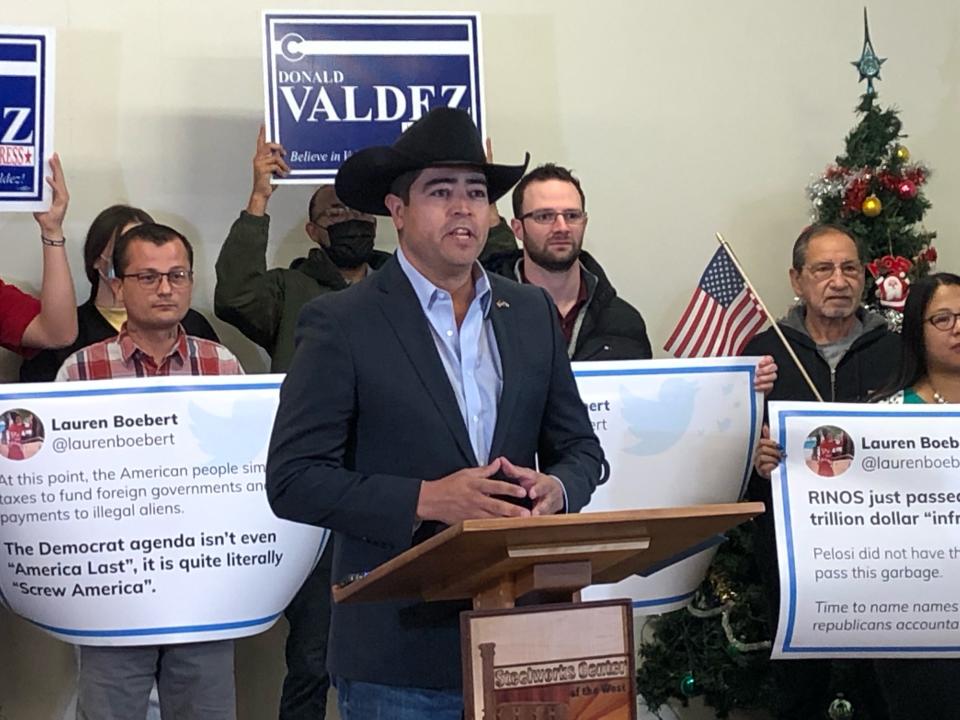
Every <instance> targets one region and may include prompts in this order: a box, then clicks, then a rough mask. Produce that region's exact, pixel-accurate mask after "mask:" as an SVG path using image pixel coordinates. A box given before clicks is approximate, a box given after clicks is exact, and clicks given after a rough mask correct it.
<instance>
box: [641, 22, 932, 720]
mask: <svg viewBox="0 0 960 720" xmlns="http://www.w3.org/2000/svg"><path fill="white" fill-rule="evenodd" d="M884 62H885V59H884V58H880V57H878V56H877V54H876V53H875V52H874V49H873V44H872V42H871V41H870V32H869V28H868V26H867V17H866V11H864V43H863V51H862V52H861V55H860V59H859V60H855V61H854V62H853V65H854V66H855V67H856V68H857V70H858V71H859V72H860V80H861V81H863V80H866V81H867V90H866V92H865V93H864V94H863V96H862V97H861V99H860V104H859V105H858V106H857V113H858V114H859V115H860V121H859V123H858V124H857V125H856V127H855V128H854V129H853V130H851V131H850V133H849V134H848V135H847V138H846V143H845V149H844V154H843V155H840V156H838V157H837V158H836V161H835V163H834V164H831V165H830V166H829V167H827V169H826V170H825V171H824V173H823V174H822V175H821V176H820V177H818V178H817V179H816V180H815V181H814V182H812V183H811V184H810V186H809V187H808V189H807V192H808V195H809V197H810V199H811V200H812V202H813V220H814V221H816V222H827V223H835V224H838V225H842V226H844V227H847V228H849V229H850V230H851V231H852V232H853V234H854V235H855V236H856V237H857V238H858V239H859V240H860V241H861V243H862V245H863V253H864V255H865V256H866V257H867V258H868V260H869V262H868V263H867V270H866V271H867V272H868V284H867V295H866V297H865V298H864V302H865V303H866V304H867V306H868V307H870V308H871V309H873V310H876V311H877V312H880V313H882V314H884V315H885V316H886V317H887V320H888V322H889V323H890V325H891V326H892V327H894V328H896V329H899V326H900V320H901V313H902V309H903V303H904V301H905V300H906V296H907V294H908V293H909V286H910V282H911V281H912V280H913V279H915V278H917V277H920V276H922V275H925V274H926V273H928V272H929V270H930V267H931V264H932V263H933V262H934V261H935V260H936V257H937V255H936V250H935V249H934V248H933V246H932V245H931V241H932V240H933V239H934V237H935V233H932V232H928V231H926V230H925V229H924V228H923V227H922V225H921V221H922V219H923V216H924V214H925V213H926V211H927V210H928V209H929V208H930V203H929V201H928V200H927V199H926V197H924V194H923V186H924V185H925V183H926V182H927V180H928V178H929V177H930V170H929V169H928V168H927V167H926V166H924V165H922V164H920V163H917V162H912V161H911V158H910V152H909V150H908V149H907V147H906V146H905V145H904V144H903V143H902V142H901V140H902V139H903V138H904V137H906V136H905V135H904V134H903V133H902V132H901V130H902V125H901V122H900V118H899V114H898V112H897V111H896V110H893V109H883V108H881V107H880V106H879V105H878V104H877V94H876V91H875V89H874V86H873V84H874V81H875V80H879V79H880V67H881V65H883V63H884ZM752 538H753V535H752V529H751V527H750V526H749V525H747V526H741V527H740V528H737V529H735V530H734V531H733V532H732V533H730V534H729V535H728V539H727V542H725V543H724V544H723V545H721V546H720V549H719V550H718V552H717V555H716V558H715V559H714V562H713V564H712V565H711V569H710V571H709V573H708V575H707V578H706V580H705V581H704V582H703V584H702V585H701V587H700V588H699V590H698V591H697V593H696V595H695V596H694V599H693V601H692V603H691V604H690V606H689V607H688V608H685V609H683V610H677V611H675V612H672V613H668V614H665V615H660V616H657V617H654V618H651V619H650V620H649V621H648V622H647V624H646V626H645V627H644V631H643V639H644V641H645V642H644V643H643V644H642V645H641V649H640V663H639V669H638V671H637V689H638V691H639V692H640V693H641V694H642V695H643V697H644V699H645V700H646V703H647V705H648V707H649V708H650V709H651V710H654V711H655V710H656V709H657V708H659V707H660V706H661V705H663V704H664V703H666V702H667V701H669V700H680V701H681V702H683V703H684V704H686V702H687V701H688V700H689V699H690V698H693V697H702V698H703V700H704V702H705V703H706V704H707V705H709V706H711V707H712V708H714V710H715V711H716V713H717V717H720V718H725V717H728V716H729V714H730V712H731V711H732V710H735V709H762V710H767V711H769V712H770V713H771V715H773V716H774V717H776V716H777V715H778V714H779V713H780V711H781V710H782V709H783V708H780V707H778V700H779V698H780V697H782V695H783V694H784V693H782V692H781V691H780V688H779V685H778V683H783V682H789V673H777V672H774V668H773V665H772V664H771V662H770V660H769V656H770V650H769V648H770V645H771V643H770V640H771V639H772V638H771V637H770V634H771V633H770V627H769V623H768V621H767V610H766V604H765V602H766V601H765V592H766V591H765V589H764V588H763V586H762V585H761V583H760V575H759V571H758V568H757V566H756V563H755V562H754V557H755V554H754V552H753V549H752ZM832 672H833V676H832V678H831V683H830V684H831V688H830V689H831V690H832V691H833V694H834V697H835V699H834V700H833V701H832V702H831V703H830V704H829V706H828V707H825V708H824V715H826V716H827V717H829V718H833V719H835V720H843V719H845V718H852V717H854V716H855V717H856V719H857V720H870V713H869V710H868V709H867V708H865V707H863V708H854V707H853V706H852V704H851V703H850V701H849V700H847V699H846V697H849V693H848V692H847V691H848V689H850V688H851V686H852V685H853V684H854V683H856V682H857V681H856V679H855V671H854V670H853V668H852V667H851V666H850V665H847V664H845V663H843V662H835V663H834V664H833V671H832ZM845 695H846V697H845Z"/></svg>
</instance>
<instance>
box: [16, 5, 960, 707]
mask: <svg viewBox="0 0 960 720" xmlns="http://www.w3.org/2000/svg"><path fill="white" fill-rule="evenodd" d="M320 5H323V6H324V7H325V8H330V9H347V10H349V9H376V8H384V9H387V8H389V9H400V8H406V9H423V10H436V9H450V10H454V9H457V10H469V9H478V10H480V11H482V13H483V33H484V47H485V62H484V71H485V79H486V103H487V118H488V123H489V130H490V133H491V134H492V136H493V138H494V143H495V150H496V156H497V159H498V160H501V161H505V162H506V161H513V160H514V159H516V158H519V157H521V156H522V153H523V151H524V150H529V151H530V152H531V154H532V156H533V161H534V162H535V163H538V162H544V161H548V160H553V161H558V162H561V163H565V164H568V165H570V166H571V167H573V168H574V169H575V170H576V171H577V172H578V174H579V175H580V177H581V178H582V180H583V182H584V186H585V189H586V193H587V195H588V209H589V211H590V215H591V220H590V227H589V230H588V233H587V247H588V248H589V249H590V250H591V251H593V252H594V253H595V254H596V255H597V256H598V257H599V259H600V260H601V261H602V262H603V263H604V264H605V265H606V268H607V270H608V272H609V274H610V276H611V279H612V280H613V282H614V284H615V285H616V287H617V288H618V290H619V291H620V293H621V294H622V295H623V296H624V297H625V298H627V299H628V300H629V301H631V302H632V303H634V304H635V305H636V306H637V307H639V308H640V310H641V311H642V312H643V314H644V315H645V317H646V318H647V321H648V324H649V328H650V333H651V339H652V340H653V342H654V345H655V347H657V348H659V346H661V345H662V344H663V342H664V340H665V339H666V337H667V335H668V334H669V331H670V329H671V327H672V323H673V322H674V321H675V320H676V318H677V316H678V314H679V312H680V311H681V310H682V307H683V305H684V304H685V303H686V301H687V299H688V298H689V295H690V292H691V290H692V287H693V284H694V283H695V281H696V279H697V277H698V275H699V273H700V272H701V271H702V269H703V266H704V264H705V263H706V261H707V259H708V258H709V256H710V255H711V253H712V252H713V250H714V240H713V233H714V232H715V231H717V230H720V231H722V232H724V233H725V234H726V236H727V238H728V239H729V240H730V241H731V242H732V243H733V245H734V248H735V249H736V250H737V252H738V253H739V255H740V257H741V259H742V260H743V262H744V264H745V266H746V268H747V270H748V271H749V272H750V273H751V274H752V276H753V278H754V280H755V282H756V284H757V286H758V288H759V290H760V291H761V293H762V294H763V295H764V297H765V298H766V299H767V301H768V303H769V304H770V306H771V308H775V309H776V310H778V311H779V310H782V309H783V308H785V306H786V304H787V303H788V301H789V299H790V292H789V290H788V286H787V284H786V282H785V268H786V265H787V259H788V251H789V245H790V243H791V241H792V239H793V237H794V236H795V235H796V233H797V232H798V230H799V229H800V228H801V227H802V226H803V225H804V224H806V222H807V219H808V205H807V202H806V200H805V197H804V192H803V189H804V186H805V185H806V183H807V182H808V180H809V178H810V176H811V174H812V173H816V172H819V171H820V170H821V169H822V168H823V166H824V165H825V164H826V163H827V162H828V161H830V160H831V159H832V157H833V156H834V155H836V154H837V153H838V152H840V151H841V149H842V139H843V136H844V135H845V133H846V132H847V130H848V129H849V128H850V127H851V126H852V124H853V122H854V116H853V113H852V109H853V107H854V105H855V104H856V102H857V96H858V93H859V92H860V91H861V90H862V88H863V86H862V85H860V86H858V85H857V75H856V71H855V70H854V69H853V68H852V67H851V66H850V64H849V61H851V60H853V59H855V58H856V57H858V55H859V51H860V43H861V38H862V27H861V23H862V15H861V14H862V3H860V2H850V1H849V0H846V1H842V2H838V1H837V0H806V1H805V2H783V1H776V0H766V1H762V0H727V1H726V2H722V3H721V2H707V1H706V0H698V1H696V2H695V1H693V0H685V1H684V0H677V1H675V2H666V1H664V0H661V1H660V2H652V1H651V0H630V1H626V0H625V1H623V2H614V1H609V0H608V1H604V0H593V1H592V2H562V1H561V2H558V1H557V0H549V1H547V0H525V1H524V2H517V1H516V0H487V1H485V2H484V1H482V0H473V1H471V2H448V3H435V2H434V3H429V2H387V1H385V0H379V1H377V0H365V1H364V2H362V3H361V2H358V3H356V4H353V3H349V2H324V3H316V2H312V3H307V2H295V1H293V0H288V1H287V2H281V3H276V4H272V3H271V4H270V5H267V6H260V5H259V4H257V3H254V2H250V1H249V0H192V1H190V2H187V1H185V0H163V1H162V2H161V0H151V1H149V2H148V1H145V0H144V1H140V0H131V2H127V3H118V2H113V1H111V2H108V1H107V0H37V1H36V2H33V3H14V2H5V3H4V7H3V13H2V19H0V22H3V23H8V24H29V25H53V26H55V27H56V28H57V31H58V48H57V53H58V61H59V62H58V68H57V93H56V102H57V125H56V138H57V141H56V146H57V148H58V150H59V151H60V153H61V155H62V156H63V159H64V163H65V167H66V172H67V175H68V180H69V183H70V190H71V193H72V201H71V207H70V213H69V217H68V225H67V232H68V237H69V239H70V243H69V250H70V258H71V261H72V263H73V267H74V276H75V278H76V279H77V282H78V288H79V290H78V291H79V293H80V294H81V296H82V297H85V295H86V290H87V288H86V280H85V279H84V278H83V274H82V272H81V270H80V268H81V253H80V248H81V245H82V237H83V234H84V232H85V230H86V226H87V224H88V223H89V221H90V220H91V219H92V217H93V216H94V215H95V214H96V213H97V212H98V211H99V210H100V209H102V208H103V207H105V206H107V205H109V204H111V203H114V202H117V201H127V202H131V203H133V204H137V205H142V206H144V207H146V208H148V209H149V210H150V211H151V212H152V213H154V214H155V215H156V216H157V217H158V219H161V220H162V221H165V222H168V223H171V224H173V225H175V226H178V227H180V228H182V229H183V230H184V231H185V232H186V234H187V235H188V236H189V237H190V238H191V240H193V241H194V243H195V245H196V247H197V270H198V282H197V288H196V297H195V304H196V306H197V307H199V308H200V309H201V310H205V311H206V310H209V308H210V306H211V302H212V301H211V298H212V292H213V271H212V265H213V261H214V259H215V257H216V254H217V250H218V248H219V245H220V242H221V241H222V238H223V237H224V234H225V233H226V230H227V228H228V227H229V224H230V223H231V222H232V220H233V219H234V217H235V216H236V214H237V213H238V211H239V210H240V208H241V207H242V206H243V205H244V204H245V201H246V197H247V194H248V192H249V175H250V173H249V159H250V156H251V154H252V151H253V143H254V139H255V137H256V132H257V125H258V123H259V122H260V118H261V117H262V114H263V113H262V89H261V79H260V78H261V75H260V35H259V18H260V11H261V9H263V7H271V6H274V7H289V8H294V7H304V8H311V7H312V8H316V7H319V6H320ZM870 11H871V20H872V31H873V38H874V41H875V44H876V47H877V50H878V51H879V54H880V55H881V56H882V57H889V58H890V60H889V61H888V62H887V64H886V65H884V67H883V73H882V74H883V78H884V80H883V82H882V83H880V85H879V87H880V92H881V100H882V101H884V102H888V103H895V104H896V105H898V106H899V107H901V108H903V120H904V127H905V130H906V131H907V132H909V133H910V138H908V139H907V141H906V143H907V145H908V146H909V147H910V149H911V151H912V152H913V155H914V157H915V158H918V159H924V160H926V161H928V162H929V163H930V165H931V166H933V168H934V169H935V170H936V174H935V175H934V177H933V179H932V180H931V183H930V185H929V197H930V199H931V200H932V202H933V205H934V208H933V210H932V211H931V212H930V213H929V215H928V221H927V224H928V226H929V227H931V228H933V229H936V230H938V231H939V232H940V241H939V243H938V244H939V248H940V251H941V252H940V256H941V263H940V266H941V267H942V268H945V269H954V270H956V269H957V268H958V267H960V255H958V250H957V244H956V242H955V241H954V239H955V238H956V236H957V234H958V223H960V218H958V215H957V213H956V212H955V211H954V209H953V206H952V204H951V201H950V198H951V197H954V196H956V195H957V191H958V189H960V163H958V162H957V160H958V153H960V142H958V139H957V133H956V132H955V129H954V122H955V118H956V117H957V115H958V113H957V111H958V102H960V95H958V93H960V89H958V83H960V27H958V24H960V6H957V4H956V3H954V2H949V1H948V0H931V1H930V2H925V3H914V4H904V3H903V2H893V1H892V0H874V2H872V3H871V6H870ZM308 193H309V191H308V189H305V188H300V189H298V188H284V189H282V190H281V191H280V192H278V193H277V194H276V195H275V196H274V200H273V202H272V205H271V210H272V215H273V218H274V220H273V223H274V224H273V228H272V235H271V237H272V240H271V245H270V257H269V260H270V261H271V262H272V263H287V262H289V260H290V259H291V258H293V257H296V256H297V255H298V254H300V253H302V252H303V250H304V248H305V241H304V238H303V234H302V230H301V225H302V223H303V221H304V207H305V204H306V199H307V197H308ZM501 207H502V210H503V212H508V210H509V206H508V203H507V202H503V203H501ZM386 235H387V237H392V236H391V235H390V234H389V233H386ZM0 242H2V243H3V253H2V257H3V263H2V265H0V274H2V276H3V277H4V279H7V280H14V281H17V282H20V283H22V284H23V285H24V286H26V287H34V288H35V287H36V282H37V278H38V275H39V263H38V260H39V255H40V250H39V241H38V238H37V231H36V228H35V225H34V223H33V220H32V218H30V216H29V215H25V216H11V215H8V216H2V217H0ZM383 244H384V245H385V246H388V247H390V246H392V244H393V242H392V239H391V240H386V241H384V242H383ZM217 329H218V330H220V331H222V333H223V336H224V338H225V340H226V342H227V344H228V345H230V346H231V347H233V348H234V349H235V350H237V351H238V352H239V353H240V354H241V357H242V358H243V359H244V361H245V363H246V365H247V367H248V370H252V371H253V370H259V369H262V368H263V367H264V365H263V359H262V355H261V354H260V353H259V352H258V351H257V350H256V349H255V348H254V347H253V346H252V345H250V344H249V343H247V342H246V341H244V340H243V339H242V338H241V337H240V336H239V335H238V334H237V333H236V332H235V331H233V330H231V329H230V328H227V327H224V326H223V325H222V324H217ZM10 372H12V364H11V362H10V360H9V358H7V359H4V360H2V361H0V377H2V376H3V374H4V373H6V374H7V376H9V373H10ZM270 648H271V649H270V650H269V652H267V653H265V654H263V659H264V663H265V664H266V658H267V657H268V656H269V658H271V663H274V662H275V661H276V660H277V659H278V658H279V648H278V647H276V645H275V644H274V645H271V646H270ZM70 665H71V658H70V654H69V652H67V651H66V650H65V649H64V648H63V646H60V645H58V644H56V643H54V642H52V641H49V640H46V639H44V638H43V637H41V636H40V635H39V634H38V633H36V632H34V631H32V630H30V629H28V628H25V627H24V626H22V625H20V624H17V623H14V622H13V621H11V620H10V619H9V618H8V617H6V616H0V668H2V672H0V705H2V706H3V712H5V713H6V716H7V717H9V718H15V719H17V720H20V718H24V719H29V720H33V719H34V718H37V719H38V720H39V719H43V718H46V717H52V716H51V715H49V714H48V713H49V708H53V707H54V706H55V705H56V703H57V702H58V700H57V699H58V698H59V696H60V695H61V694H62V693H63V692H64V688H66V687H67V685H68V682H69V668H70ZM270 673H275V669H274V668H271V669H269V670H268V669H262V670H256V671H254V670H252V669H251V670H249V672H246V673H245V680H244V682H245V683H246V684H247V685H246V687H247V688H248V689H249V688H253V687H256V683H257V682H260V683H261V684H262V685H264V686H268V685H271V683H270V682H269V678H268V675H269V674H270ZM254 695H256V697H263V696H264V693H260V694H256V693H252V692H251V693H247V696H248V697H250V698H253V697H254ZM26 698H30V699H29V700H27V699H26ZM41 705H42V708H43V709H41ZM244 715H245V717H248V718H258V719H259V718H264V717H268V713H267V711H266V710H263V709H262V708H261V709H257V707H256V702H255V701H254V700H253V699H251V700H250V701H249V703H247V704H246V712H245V713H244Z"/></svg>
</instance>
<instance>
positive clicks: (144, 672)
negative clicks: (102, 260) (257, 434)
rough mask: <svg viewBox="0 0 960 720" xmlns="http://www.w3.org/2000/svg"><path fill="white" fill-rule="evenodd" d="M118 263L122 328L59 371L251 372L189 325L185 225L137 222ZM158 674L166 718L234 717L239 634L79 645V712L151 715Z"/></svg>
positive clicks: (74, 374)
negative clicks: (182, 640) (185, 328)
mask: <svg viewBox="0 0 960 720" xmlns="http://www.w3.org/2000/svg"><path fill="white" fill-rule="evenodd" d="M113 266H114V269H115V272H116V277H114V278H112V279H110V282H111V283H113V285H114V290H115V292H116V293H117V296H118V297H119V298H120V299H121V300H122V301H123V304H124V306H125V307H126V309H127V321H126V322H125V323H124V324H123V326H122V327H121V328H120V333H119V334H118V335H117V336H116V337H112V338H109V339H108V340H104V341H102V342H99V343H95V344H93V345H88V346H87V347H85V348H83V349H82V350H78V351H77V352H75V353H74V354H73V355H71V356H70V357H68V358H67V359H66V361H64V364H63V366H62V367H61V368H60V372H59V373H57V380H109V379H112V378H128V377H154V376H158V375H241V374H243V368H242V367H241V366H240V362H239V361H238V360H237V358H236V357H235V356H234V355H233V353H231V352H230V351H229V350H227V348H225V347H224V346H223V345H220V344H219V343H215V342H213V341H211V340H204V339H203V338H199V337H194V336H191V335H187V334H186V333H185V332H184V331H183V326H182V325H181V324H180V323H181V320H183V317H184V315H186V314H187V310H188V309H189V308H190V298H191V295H192V291H193V249H192V248H191V246H190V243H189V242H188V241H187V239H186V238H185V237H184V236H183V235H181V234H180V233H178V232H177V231H176V230H174V229H173V228H170V227H167V226H165V225H158V224H156V223H144V224H143V225H137V226H136V227H133V228H131V229H130V230H128V231H127V232H125V233H124V234H123V235H121V236H120V238H119V239H118V240H117V242H116V244H115V245H114V249H113ZM154 681H156V684H157V688H158V690H159V695H160V713H161V716H162V717H163V718H177V719H178V720H235V718H236V690H235V683H234V673H233V641H232V640H220V641H215V642H197V643H180V644H170V645H151V646H140V647H136V646H132V647H94V646H87V645H84V646H81V647H80V672H79V678H78V693H77V696H78V699H77V718H78V720H127V719H128V718H144V717H146V714H147V704H148V701H149V697H150V691H151V689H152V688H153V684H154Z"/></svg>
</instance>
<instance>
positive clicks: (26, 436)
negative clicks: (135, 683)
mask: <svg viewBox="0 0 960 720" xmlns="http://www.w3.org/2000/svg"><path fill="white" fill-rule="evenodd" d="M281 380H282V377H280V376H276V375H260V376H247V377H237V376H230V377H160V378H133V379H129V380H111V381H94V382H77V383H48V384H24V385H5V386H0V601H2V602H3V603H4V604H6V605H7V606H8V607H9V608H10V609H11V610H13V611H14V612H16V613H17V614H19V615H21V616H22V617H24V618H26V619H27V620H28V621H30V622H32V623H34V624H35V625H37V626H38V627H40V628H42V629H44V630H46V631H47V632H49V633H50V634H52V635H53V636H54V637H57V638H59V639H61V640H66V641H68V642H72V643H75V644H80V645H150V644H164V643H182V642H197V641H201V640H220V639H227V638H235V637H243V636H246V635H252V634H255V633H258V632H261V631H263V630H266V629H267V628H269V627H270V626H271V625H272V624H273V623H274V622H275V621H276V619H277V618H278V617H279V615H280V613H281V612H282V611H283V609H284V608H285V607H286V606H287V604H288V603H289V601H290V600H291V598H292V597H293V595H294V593H295V592H296V591H297V589H299V587H300V585H301V584H302V583H303V580H304V579H305V578H306V577H307V575H308V574H309V573H310V571H311V570H312V568H313V566H314V564H315V562H316V560H317V558H318V557H319V553H320V552H321V550H322V547H323V543H324V542H325V540H326V535H327V533H326V531H325V530H322V529H320V528H316V527H312V526H309V525H301V524H298V523H292V522H287V521H284V520H280V519H278V518H277V517H276V516H274V514H273V513H272V511H271V510H270V507H269V505H268V503H267V497H266V493H265V491H264V463H265V459H266V452H267V444H268V441H269V438H270V431H271V428H272V426H273V417H274V414H275V412H276V408H277V404H278V402H279V388H280V382H281Z"/></svg>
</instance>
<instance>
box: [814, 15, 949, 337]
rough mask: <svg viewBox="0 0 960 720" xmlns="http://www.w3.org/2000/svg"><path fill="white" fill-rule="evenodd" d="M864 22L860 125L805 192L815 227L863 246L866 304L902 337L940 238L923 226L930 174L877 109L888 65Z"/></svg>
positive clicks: (886, 112) (890, 116)
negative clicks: (913, 285)
mask: <svg viewBox="0 0 960 720" xmlns="http://www.w3.org/2000/svg"><path fill="white" fill-rule="evenodd" d="M863 22H864V42H863V51H862V53H861V55H860V59H859V60H856V61H854V63H853V64H854V66H855V67H856V68H857V70H858V71H859V72H860V80H861V81H862V80H866V81H867V91H866V92H865V93H864V94H863V96H862V97H861V98H860V104H859V105H858V106H857V112H858V113H859V114H860V115H861V118H860V122H859V123H858V124H857V126H856V127H855V128H854V129H853V130H851V131H850V133H849V134H848V135H847V138H846V146H845V152H844V154H843V155H840V156H838V157H837V158H836V162H835V163H834V164H832V165H830V166H829V167H827V169H826V170H825V171H824V172H823V174H822V175H821V176H820V177H819V178H817V179H816V180H815V181H814V182H812V183H811V184H810V186H809V187H808V189H807V193H808V195H809V196H810V199H811V200H812V201H813V215H814V220H815V221H817V222H828V223H836V224H838V225H843V226H845V227H848V228H850V230H851V231H852V232H853V234H854V236H855V237H857V238H858V239H859V240H860V241H861V243H862V244H863V250H864V254H865V256H866V258H867V260H868V261H869V262H868V264H867V270H868V272H869V277H868V284H867V295H866V297H865V298H864V301H865V303H866V304H867V306H868V307H870V308H871V309H872V310H875V311H877V312H880V313H882V314H884V315H885V316H886V317H887V321H888V323H889V324H890V325H891V327H893V328H894V329H897V330H899V328H900V320H901V314H902V310H903V304H904V302H905V301H906V298H907V293H908V292H909V289H910V282H911V281H912V280H914V279H916V278H918V277H921V276H923V275H926V274H927V273H928V272H929V271H930V266H931V264H932V263H933V262H934V261H936V259H937V251H936V249H935V248H934V247H933V246H932V245H931V242H932V241H933V239H934V238H935V237H936V233H933V232H928V231H927V230H925V229H924V228H923V226H922V224H921V221H922V220H923V216H924V214H925V213H926V211H927V210H928V209H930V202H929V201H928V200H927V198H926V197H924V194H923V186H924V184H925V183H926V182H927V179H928V178H929V177H930V169H929V168H928V167H926V166H925V165H923V164H922V163H918V162H912V161H911V158H910V151H909V150H908V149H907V147H906V146H905V145H904V144H902V143H901V140H902V139H903V138H905V137H906V135H904V134H903V133H902V131H901V130H902V124H901V122H900V117H899V113H898V112H897V111H896V110H893V109H890V108H887V109H883V108H881V107H880V106H879V105H878V104H877V93H876V91H875V89H874V87H873V82H874V80H879V79H880V67H881V65H883V63H884V62H885V61H886V59H885V58H880V57H877V54H876V52H874V49H873V43H872V42H871V41H870V30H869V28H868V26H867V16H866V10H864V16H863Z"/></svg>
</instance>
